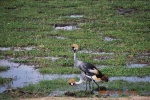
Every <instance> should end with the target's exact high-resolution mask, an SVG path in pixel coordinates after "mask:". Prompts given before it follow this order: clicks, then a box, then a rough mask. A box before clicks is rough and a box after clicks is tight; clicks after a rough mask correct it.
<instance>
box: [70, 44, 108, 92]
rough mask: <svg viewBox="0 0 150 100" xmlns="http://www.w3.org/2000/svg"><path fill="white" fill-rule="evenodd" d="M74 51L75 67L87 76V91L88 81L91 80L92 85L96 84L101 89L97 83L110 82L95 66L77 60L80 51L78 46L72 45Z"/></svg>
mask: <svg viewBox="0 0 150 100" xmlns="http://www.w3.org/2000/svg"><path fill="white" fill-rule="evenodd" d="M72 50H73V51H74V66H75V67H77V68H79V69H80V70H81V71H82V72H84V74H85V77H86V90H87V79H91V81H92V84H93V82H94V83H95V84H96V85H97V86H98V88H99V85H98V83H97V82H100V81H106V82H108V77H107V76H106V75H104V74H102V73H101V72H100V71H99V70H98V69H97V68H96V67H95V66H94V65H92V64H90V63H86V62H83V61H80V60H78V59H77V57H76V52H77V50H78V45H77V44H73V45H72ZM92 88H93V87H92Z"/></svg>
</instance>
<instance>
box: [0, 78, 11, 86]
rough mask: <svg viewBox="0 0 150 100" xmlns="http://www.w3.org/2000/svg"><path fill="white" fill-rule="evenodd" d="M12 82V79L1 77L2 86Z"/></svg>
mask: <svg viewBox="0 0 150 100" xmlns="http://www.w3.org/2000/svg"><path fill="white" fill-rule="evenodd" d="M10 81H12V78H2V77H0V85H3V84H6V83H9V82H10Z"/></svg>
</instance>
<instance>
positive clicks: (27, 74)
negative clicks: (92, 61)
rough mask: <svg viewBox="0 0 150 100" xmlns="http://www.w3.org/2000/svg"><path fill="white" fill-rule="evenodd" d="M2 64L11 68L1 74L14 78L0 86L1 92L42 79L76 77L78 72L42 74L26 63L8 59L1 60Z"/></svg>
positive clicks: (4, 76) (0, 74)
mask: <svg viewBox="0 0 150 100" xmlns="http://www.w3.org/2000/svg"><path fill="white" fill-rule="evenodd" d="M0 65H3V66H9V67H10V70H7V71H3V72H0V76H1V77H3V78H13V81H12V82H11V83H10V84H7V85H4V86H0V87H1V88H0V92H3V91H4V90H6V89H7V88H12V87H23V86H26V85H28V84H35V83H37V82H39V81H41V80H53V79H57V78H68V79H69V78H72V77H76V76H77V75H76V74H69V75H68V74H64V75H58V74H46V75H42V74H40V73H39V71H38V69H34V66H28V65H24V64H21V65H20V64H19V63H14V62H10V61H8V60H0Z"/></svg>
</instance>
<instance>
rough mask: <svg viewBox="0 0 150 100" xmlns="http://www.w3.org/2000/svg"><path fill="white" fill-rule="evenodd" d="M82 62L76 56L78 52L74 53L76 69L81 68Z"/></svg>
mask: <svg viewBox="0 0 150 100" xmlns="http://www.w3.org/2000/svg"><path fill="white" fill-rule="evenodd" d="M81 63H82V61H79V60H78V59H77V56H76V51H75V52H74V67H77V68H79V67H80V64H81Z"/></svg>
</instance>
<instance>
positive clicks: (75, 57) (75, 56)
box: [74, 52, 77, 62]
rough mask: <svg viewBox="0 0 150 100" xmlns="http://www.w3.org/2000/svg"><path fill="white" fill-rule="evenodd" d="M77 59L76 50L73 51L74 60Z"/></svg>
mask: <svg viewBox="0 0 150 100" xmlns="http://www.w3.org/2000/svg"><path fill="white" fill-rule="evenodd" d="M76 61H77V54H76V52H74V62H76Z"/></svg>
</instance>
